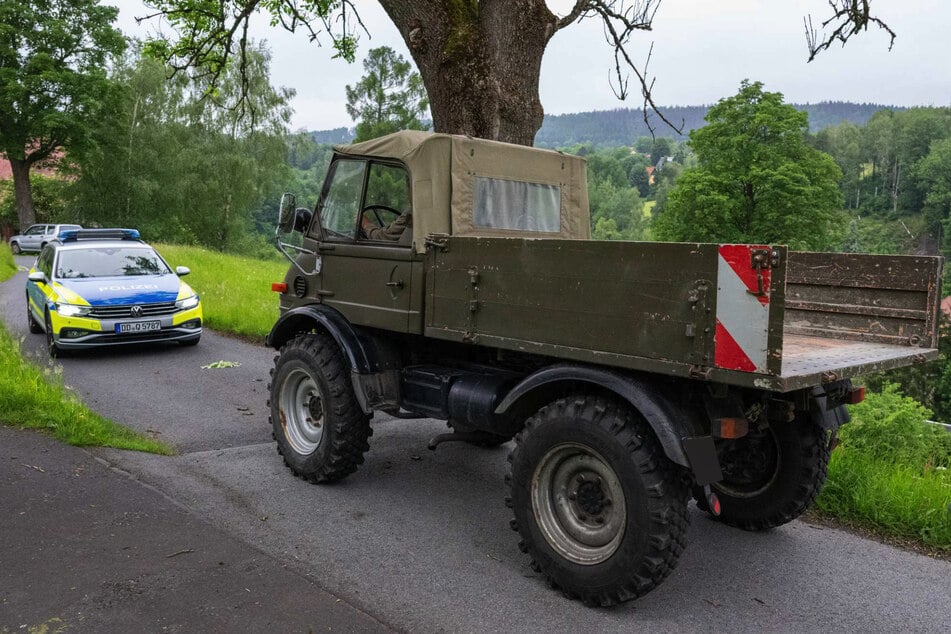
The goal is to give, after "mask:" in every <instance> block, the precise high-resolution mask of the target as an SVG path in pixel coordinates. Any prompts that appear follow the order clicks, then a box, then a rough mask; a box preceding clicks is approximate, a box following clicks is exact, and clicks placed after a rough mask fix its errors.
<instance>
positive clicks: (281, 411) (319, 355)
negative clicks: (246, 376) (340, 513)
mask: <svg viewBox="0 0 951 634" xmlns="http://www.w3.org/2000/svg"><path fill="white" fill-rule="evenodd" d="M268 392H269V394H270V398H269V400H268V406H269V409H270V415H269V420H270V423H271V427H272V429H273V431H274V439H275V440H276V441H277V450H278V452H279V453H280V454H281V455H282V456H283V457H284V464H286V465H287V466H288V467H289V468H290V470H291V471H293V472H294V474H295V475H297V476H299V477H301V478H303V479H305V480H308V481H310V482H313V483H320V482H334V481H336V480H340V479H342V478H344V477H346V476H348V475H349V474H351V473H353V472H354V471H356V470H357V467H358V466H359V465H360V464H362V463H363V454H364V453H365V452H366V451H367V450H368V449H369V448H370V447H369V444H368V442H367V440H368V438H369V437H370V436H371V435H372V433H373V432H372V430H371V429H370V422H369V417H368V416H367V415H366V414H364V413H363V411H362V410H361V409H360V406H359V404H358V403H357V399H356V397H355V396H354V393H353V385H352V383H351V382H350V373H349V370H348V368H347V366H346V364H345V363H344V361H343V358H342V355H341V353H340V349H339V348H338V347H337V343H336V342H335V341H334V340H333V339H332V338H331V337H330V336H328V335H326V334H322V333H306V334H299V335H297V336H295V337H294V338H293V339H291V340H290V341H288V342H287V343H286V344H284V346H283V347H282V348H281V351H280V354H279V355H278V356H277V357H276V358H275V361H274V369H273V370H272V371H271V383H270V385H269V386H268Z"/></svg>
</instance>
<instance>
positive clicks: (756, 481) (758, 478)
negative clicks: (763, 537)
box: [696, 415, 831, 531]
mask: <svg viewBox="0 0 951 634" xmlns="http://www.w3.org/2000/svg"><path fill="white" fill-rule="evenodd" d="M830 445H831V443H830V442H829V432H827V431H826V430H824V429H823V428H822V427H821V426H819V425H816V424H815V423H813V422H812V421H811V420H810V419H809V418H808V417H807V416H803V415H800V416H797V417H796V419H795V420H793V421H791V422H785V421H772V422H770V424H769V425H768V426H767V427H765V428H763V429H759V430H750V433H749V434H748V435H747V436H744V437H743V438H739V439H737V440H717V455H718V456H719V458H720V467H721V468H722V469H723V480H721V481H720V482H716V483H714V484H713V485H711V487H712V489H713V491H714V492H715V493H716V494H717V497H718V498H719V500H720V517H719V519H720V520H721V521H722V522H723V523H724V524H729V525H730V526H736V527H738V528H742V529H744V530H748V531H761V530H766V529H769V528H773V527H775V526H779V525H781V524H785V523H787V522H790V521H792V520H794V519H796V518H797V517H799V516H800V515H801V514H802V513H803V511H805V510H806V509H807V508H809V506H811V505H812V503H813V502H814V501H815V499H816V496H817V495H818V494H819V491H820V490H821V489H822V485H823V483H824V482H825V479H826V470H827V468H828V465H829V454H830ZM697 493H699V492H697ZM696 497H697V499H698V502H697V505H698V506H699V507H700V508H701V509H702V510H705V511H706V510H708V509H707V505H706V503H705V501H704V499H703V495H699V494H698V495H696Z"/></svg>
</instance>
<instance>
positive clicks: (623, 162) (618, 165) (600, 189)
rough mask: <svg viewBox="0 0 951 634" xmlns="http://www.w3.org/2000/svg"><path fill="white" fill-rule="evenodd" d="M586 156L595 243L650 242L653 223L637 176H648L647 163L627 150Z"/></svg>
mask: <svg viewBox="0 0 951 634" xmlns="http://www.w3.org/2000/svg"><path fill="white" fill-rule="evenodd" d="M576 149H577V150H580V151H582V152H584V153H585V159H586V160H587V163H588V205H589V207H590V212H591V227H592V230H591V237H592V238H594V239H595V240H646V239H648V238H649V235H650V222H649V219H646V218H645V217H644V213H643V209H644V201H643V200H642V199H641V195H640V191H639V190H638V188H637V186H636V185H637V180H636V179H637V175H638V174H639V173H643V174H645V175H646V173H647V172H646V170H645V168H646V167H647V161H646V159H645V158H644V157H643V156H641V155H638V154H632V153H631V152H630V151H629V150H628V149H627V148H617V149H614V150H605V151H600V152H594V151H592V150H591V149H590V148H576Z"/></svg>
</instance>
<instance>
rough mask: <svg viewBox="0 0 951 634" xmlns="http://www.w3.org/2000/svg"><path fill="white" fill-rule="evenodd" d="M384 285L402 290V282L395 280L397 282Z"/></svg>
mask: <svg viewBox="0 0 951 634" xmlns="http://www.w3.org/2000/svg"><path fill="white" fill-rule="evenodd" d="M386 285H387V286H391V287H394V288H398V289H400V290H402V289H403V280H397V281H395V282H387V283H386Z"/></svg>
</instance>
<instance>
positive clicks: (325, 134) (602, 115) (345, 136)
mask: <svg viewBox="0 0 951 634" xmlns="http://www.w3.org/2000/svg"><path fill="white" fill-rule="evenodd" d="M793 105H794V106H795V107H796V108H798V109H799V110H805V111H806V112H807V113H809V129H810V130H811V131H812V132H818V131H819V130H821V129H823V128H827V127H829V126H830V125H838V124H840V123H842V122H844V121H850V122H852V123H854V124H856V125H865V122H866V121H868V120H869V118H870V117H871V116H872V115H873V114H874V113H875V112H877V111H879V110H884V109H888V108H890V109H892V110H904V108H898V107H895V106H883V105H880V104H874V103H851V102H848V101H824V102H822V103H816V104H805V105H801V104H793ZM708 109H709V106H670V107H666V108H663V112H664V116H666V117H667V118H668V119H669V120H670V121H671V122H672V123H674V124H675V125H680V124H681V123H683V125H684V136H683V137H677V133H676V132H674V131H673V130H671V129H670V128H669V127H667V125H666V124H664V122H662V121H661V120H660V119H659V118H658V117H657V115H656V114H653V113H648V120H649V121H651V125H652V126H653V127H654V134H655V135H657V136H666V137H677V138H684V139H686V135H687V133H688V132H690V130H693V129H695V128H699V127H702V126H703V125H704V120H703V118H704V117H705V116H706V114H707V110H708ZM353 134H354V131H353V130H352V129H348V128H336V129H333V130H319V131H317V132H311V135H313V137H314V140H315V141H317V142H318V143H349V142H350V140H351V139H353ZM641 136H650V130H648V129H647V126H646V125H645V124H644V115H643V113H642V112H641V111H640V110H632V109H630V108H618V109H615V110H597V111H594V112H578V113H573V114H557V115H546V116H545V122H544V123H543V124H542V129H541V130H539V131H538V134H537V135H536V136H535V145H537V146H539V147H566V146H569V145H574V144H576V143H593V144H594V145H601V146H618V145H631V144H633V143H634V141H635V140H636V139H637V138H638V137H641Z"/></svg>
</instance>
